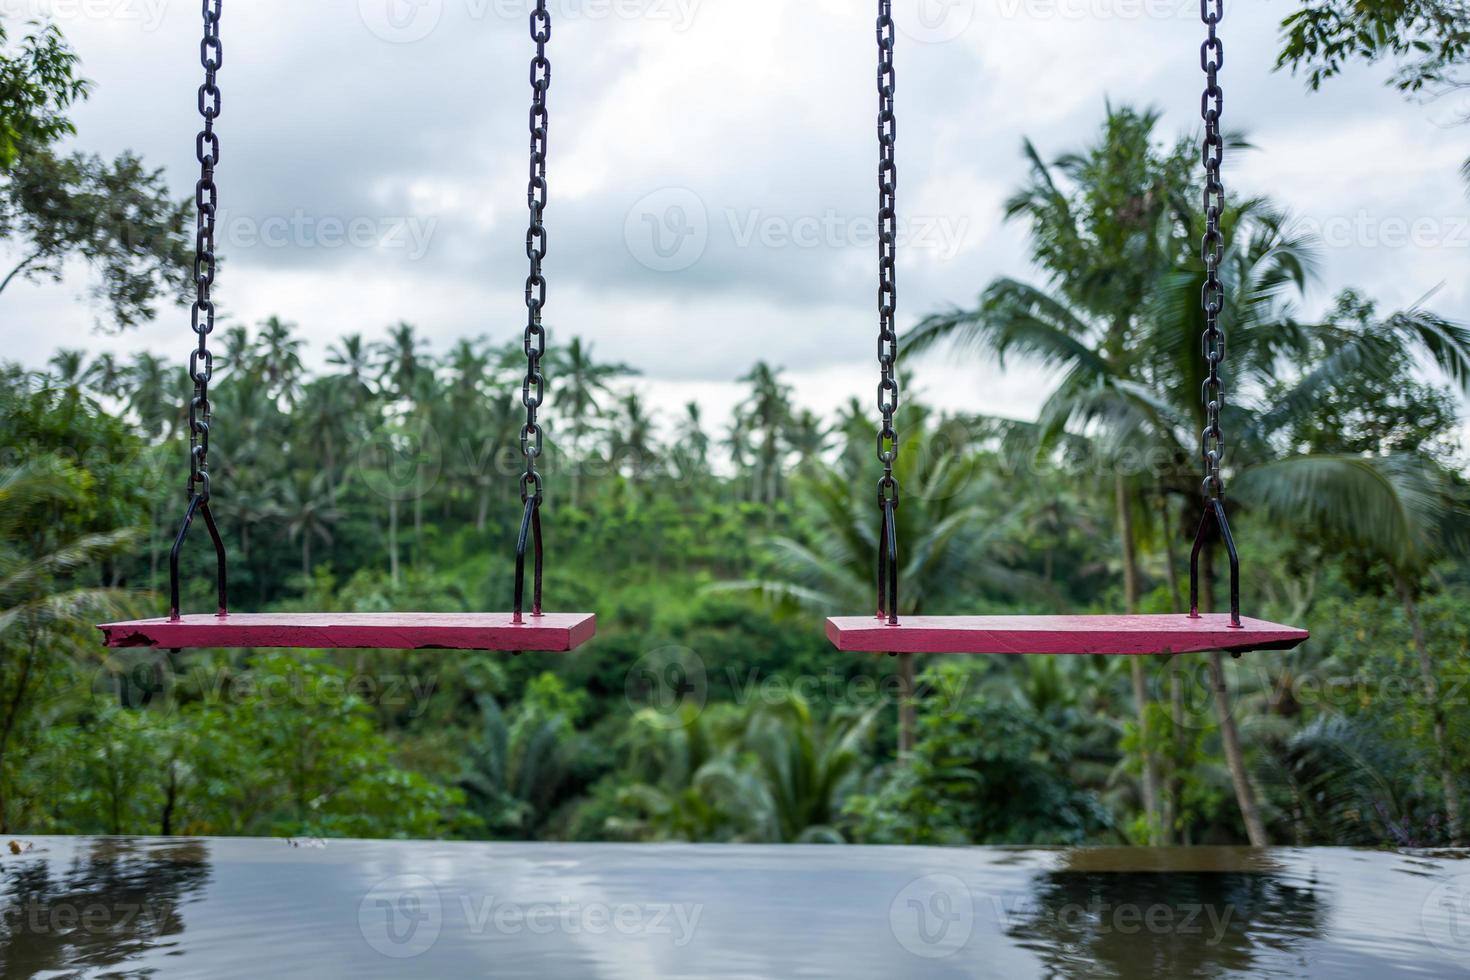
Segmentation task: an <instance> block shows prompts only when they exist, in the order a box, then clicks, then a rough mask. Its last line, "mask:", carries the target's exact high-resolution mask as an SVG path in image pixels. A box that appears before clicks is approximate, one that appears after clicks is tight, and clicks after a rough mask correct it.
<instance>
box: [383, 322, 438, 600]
mask: <svg viewBox="0 0 1470 980" xmlns="http://www.w3.org/2000/svg"><path fill="white" fill-rule="evenodd" d="M424 346H425V343H424V341H423V340H422V339H421V338H420V337H419V336H418V334H417V332H416V331H415V330H414V327H413V325H412V324H409V323H403V322H400V323H399V324H397V325H396V326H394V327H392V328H391V329H390V330H389V331H388V341H387V343H384V344H381V345H379V347H378V356H379V362H378V366H379V370H380V372H381V374H380V378H381V381H382V384H383V386H384V388H385V389H386V390H387V391H388V392H390V393H391V395H392V398H393V400H394V401H395V402H397V405H398V410H399V413H400V415H407V416H409V417H411V418H414V419H416V420H417V421H419V422H420V423H423V422H427V421H428V419H427V417H426V416H425V415H424V412H423V409H424V406H425V405H427V404H431V403H432V402H433V398H432V393H433V389H434V387H435V379H434V367H433V362H432V361H431V360H430V359H429V358H428V357H427V356H426V355H425V354H424V353H423V347H424ZM402 434H404V435H406V436H407V437H408V438H410V439H412V438H414V436H413V435H412V434H411V433H409V432H407V430H404V431H403V433H402ZM423 471H424V468H423V467H422V466H420V467H419V468H418V473H419V475H420V479H422V474H423ZM427 492H428V491H427V488H426V487H423V486H422V485H420V486H418V487H416V488H415V491H414V493H413V527H414V539H413V562H414V564H415V565H417V564H418V562H419V559H420V558H421V557H422V547H423V537H424V535H423V531H424V496H425V494H426V493H427ZM388 522H389V535H388V537H389V541H390V545H389V550H390V564H391V565H392V567H393V569H394V573H393V578H394V581H397V568H398V549H397V538H398V499H397V497H396V496H394V495H390V496H389V500H388Z"/></svg>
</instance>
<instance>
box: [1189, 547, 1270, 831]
mask: <svg viewBox="0 0 1470 980" xmlns="http://www.w3.org/2000/svg"><path fill="white" fill-rule="evenodd" d="M1200 609H1201V611H1202V612H1214V609H1215V562H1214V545H1213V543H1212V544H1210V545H1207V546H1206V548H1205V553H1204V554H1203V555H1201V556H1200ZM1209 658H1210V684H1211V686H1212V687H1213V688H1214V694H1215V714H1216V715H1217V716H1218V717H1219V719H1220V745H1221V747H1222V748H1223V749H1224V752H1225V765H1226V766H1228V767H1229V769H1230V782H1231V784H1232V785H1233V786H1234V787H1235V802H1236V805H1237V806H1238V807H1240V819H1241V822H1242V823H1244V824H1245V834H1246V837H1247V838H1249V839H1250V842H1251V846H1252V847H1266V846H1267V845H1268V844H1269V843H1270V842H1269V840H1268V838H1267V837H1266V825H1265V824H1264V823H1262V821H1261V811H1260V808H1259V807H1258V806H1257V805H1256V791H1255V788H1254V787H1252V786H1251V781H1250V774H1249V773H1248V772H1246V768H1245V753H1244V752H1242V751H1241V748H1240V730H1239V729H1238V728H1237V727H1236V725H1235V713H1234V711H1233V710H1232V708H1231V706H1230V689H1229V688H1227V687H1226V686H1225V665H1224V663H1223V661H1222V660H1221V659H1220V651H1219V650H1211V651H1210V653H1209Z"/></svg>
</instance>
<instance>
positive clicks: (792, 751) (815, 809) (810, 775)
mask: <svg viewBox="0 0 1470 980" xmlns="http://www.w3.org/2000/svg"><path fill="white" fill-rule="evenodd" d="M877 711H878V709H877V708H872V709H869V710H867V711H862V712H834V713H833V714H831V715H830V716H829V717H827V718H826V719H825V720H823V719H819V718H818V717H817V716H816V715H815V714H813V712H812V709H811V706H810V705H808V704H807V703H806V701H804V700H802V699H801V698H800V697H796V696H794V695H793V696H792V697H789V698H787V699H785V700H783V701H780V702H777V703H775V704H758V705H756V706H755V707H754V708H753V709H752V710H751V712H750V716H749V720H748V721H747V723H746V727H745V731H744V733H743V734H742V736H741V745H742V747H743V748H744V750H745V751H746V752H747V753H749V755H750V757H751V758H752V759H754V761H755V766H756V771H757V772H758V773H759V775H760V784H761V788H762V790H763V793H762V797H763V798H764V799H763V802H764V804H765V805H764V806H763V807H762V809H765V810H767V811H769V813H770V821H769V822H770V824H771V825H772V826H773V829H774V834H773V839H774V840H778V841H783V842H799V843H814V842H823V843H842V840H843V838H842V834H841V833H840V832H839V831H838V830H837V827H836V824H837V818H838V816H839V814H840V813H841V812H842V804H843V801H844V800H845V798H846V797H847V795H848V793H849V792H850V791H851V789H852V787H853V784H854V782H855V781H856V778H857V777H858V775H859V774H860V773H861V770H862V766H863V765H864V763H865V762H866V760H867V751H866V749H867V744H868V742H869V740H870V738H871V734H872V729H873V720H874V718H875V717H876V715H877Z"/></svg>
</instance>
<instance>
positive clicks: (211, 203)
mask: <svg viewBox="0 0 1470 980" xmlns="http://www.w3.org/2000/svg"><path fill="white" fill-rule="evenodd" d="M220 17H221V3H220V0H205V3H204V41H203V44H202V46H201V60H202V61H203V64H204V71H205V79H204V84H203V85H202V86H201V87H200V89H199V112H200V115H201V116H203V118H204V129H203V131H202V132H201V133H200V134H199V137H198V140H197V155H198V157H199V164H200V180H199V184H198V187H197V191H196V200H197V202H198V207H199V223H198V237H197V252H196V256H195V262H194V280H195V286H196V290H197V297H196V300H195V303H194V309H193V329H194V331H195V333H197V334H198V336H199V346H198V349H197V350H194V351H191V353H190V357H189V377H190V380H191V381H193V383H194V397H193V400H192V401H191V402H190V403H189V438H190V447H189V449H190V474H189V503H188V506H187V508H186V510H185V512H184V520H183V523H182V524H181V525H180V527H179V531H178V534H177V535H176V536H175V537H174V544H173V549H172V551H171V552H170V553H169V615H168V616H167V617H165V618H161V619H141V620H132V621H128V622H118V623H104V624H102V625H101V626H99V627H98V628H99V629H100V630H101V631H102V635H103V637H104V639H105V641H106V644H107V645H108V646H109V647H158V648H163V649H175V650H177V649H184V648H278V649H320V648H326V649H332V648H336V649H342V648H350V649H379V650H430V649H441V650H496V651H512V652H521V651H544V652H563V651H568V650H573V649H575V648H576V647H578V646H581V645H582V644H583V643H586V642H587V641H588V640H590V639H592V636H593V634H594V633H596V631H597V617H596V616H595V615H593V614H592V613H543V612H542V609H541V581H542V565H543V562H542V547H541V501H542V491H543V487H542V478H541V475H540V474H539V473H538V472H537V471H536V459H537V457H539V456H540V455H541V450H542V430H541V427H540V425H539V424H538V423H537V421H536V412H537V409H539V408H540V407H541V404H542V401H543V394H544V390H545V378H544V376H543V375H542V373H541V369H540V364H541V359H542V357H543V356H544V355H545V353H546V331H545V328H544V327H543V326H542V323H541V311H542V308H543V306H544V305H545V300H546V280H545V278H544V277H543V276H542V274H541V260H542V258H544V256H545V254H546V250H545V242H546V232H545V227H544V225H543V224H542V212H543V209H544V207H545V203H546V91H547V89H548V88H549V87H550V84H551V63H550V61H549V60H547V57H546V44H547V42H548V41H549V40H550V39H551V15H550V13H549V12H547V11H546V10H545V9H538V10H537V11H536V13H534V14H533V15H532V17H531V39H532V40H533V41H534V42H535V44H536V55H535V58H534V59H533V60H532V62H531V86H532V93H533V105H532V112H531V136H532V146H531V164H532V169H531V181H530V201H531V227H530V232H529V233H528V234H527V238H526V252H527V257H528V258H529V259H530V262H531V267H530V277H529V278H528V279H527V283H526V308H527V326H526V334H525V349H526V360H527V365H526V381H525V386H524V387H523V388H522V394H521V397H522V402H523V403H524V405H525V408H526V424H525V426H524V427H523V428H522V429H521V451H522V453H523V454H524V456H525V459H526V472H525V475H524V476H522V477H521V501H522V504H523V508H524V509H523V513H522V517H521V525H520V535H519V537H518V538H517V541H516V566H515V605H514V611H513V612H509V613H243V614H242V613H232V612H229V611H228V610H229V602H228V601H227V598H226V577H225V571H226V567H225V566H226V562H225V546H224V541H223V540H222V539H221V537H220V533H219V527H218V526H217V525H216V524H215V520H214V515H213V513H211V511H210V507H209V501H210V477H209V466H208V461H209V433H210V422H211V406H210V401H209V382H210V380H211V377H212V375H213V373H214V356H213V354H212V353H211V352H210V350H209V348H208V344H207V340H208V337H209V334H210V332H211V331H212V330H213V329H214V304H213V303H212V302H211V300H210V288H211V287H212V286H213V284H214V274H215V255H214V238H215V219H216V212H217V202H218V191H217V188H216V185H215V181H214V174H215V166H216V163H217V162H218V160H219V137H218V135H217V134H216V133H215V129H214V122H215V119H216V118H218V116H219V110H220V91H219V87H218V85H217V83H216V78H217V74H216V73H217V72H218V70H219V68H220V66H221V64H222V63H223V60H224V49H223V47H222V45H221V43H220V36H219V23H220ZM196 516H199V517H202V518H203V519H204V524H205V526H206V527H207V528H208V530H209V536H210V538H211V539H212V540H213V542H214V551H215V559H216V564H217V567H216V573H215V584H216V588H217V589H218V593H219V603H218V607H217V608H218V611H217V612H216V613H215V614H214V615H207V614H206V615H191V616H182V615H180V614H179V553H180V551H181V550H182V549H183V546H184V539H185V538H186V537H187V535H188V533H189V528H190V526H191V525H192V524H193V522H194V518H195V517H196ZM528 544H530V545H532V546H533V549H534V550H533V555H534V571H533V583H534V584H533V592H532V603H531V611H530V612H529V613H523V606H524V594H525V578H526V575H525V573H526V548H527V546H528Z"/></svg>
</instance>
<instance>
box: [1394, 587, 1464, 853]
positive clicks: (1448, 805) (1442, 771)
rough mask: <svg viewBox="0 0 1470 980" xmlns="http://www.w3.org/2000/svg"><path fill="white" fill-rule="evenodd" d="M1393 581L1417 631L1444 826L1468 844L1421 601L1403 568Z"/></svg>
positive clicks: (1456, 843) (1452, 836) (1460, 844)
mask: <svg viewBox="0 0 1470 980" xmlns="http://www.w3.org/2000/svg"><path fill="white" fill-rule="evenodd" d="M1394 584H1395V585H1396V586H1397V587H1398V592H1399V598H1400V599H1401V600H1402V601H1403V604H1404V615H1405V616H1406V617H1407V618H1408V620H1409V628H1410V629H1411V630H1413V633H1414V653H1415V656H1416V657H1417V659H1418V661H1419V677H1420V680H1421V682H1422V683H1423V685H1424V700H1425V702H1426V703H1427V705H1428V707H1429V715H1430V718H1431V719H1433V722H1434V750H1435V754H1436V755H1438V757H1439V759H1438V761H1439V778H1440V782H1441V783H1443V784H1444V813H1445V827H1446V830H1447V831H1448V832H1449V838H1450V843H1451V844H1452V845H1453V846H1455V847H1463V846H1464V844H1465V837H1464V827H1465V825H1464V822H1463V818H1462V814H1463V812H1464V811H1462V810H1461V809H1460V787H1459V784H1458V783H1457V782H1456V780H1455V767H1454V765H1453V764H1452V762H1451V756H1450V750H1449V739H1448V737H1447V735H1446V732H1445V720H1444V706H1443V705H1442V704H1440V700H1439V679H1438V677H1436V675H1435V670H1434V660H1433V658H1432V657H1430V655H1429V644H1428V642H1427V641H1426V640H1425V638H1424V620H1423V618H1422V617H1421V616H1420V615H1419V604H1418V603H1417V602H1415V601H1414V591H1413V589H1412V588H1411V587H1410V586H1409V582H1408V580H1407V579H1405V578H1404V576H1403V573H1402V572H1395V573H1394Z"/></svg>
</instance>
